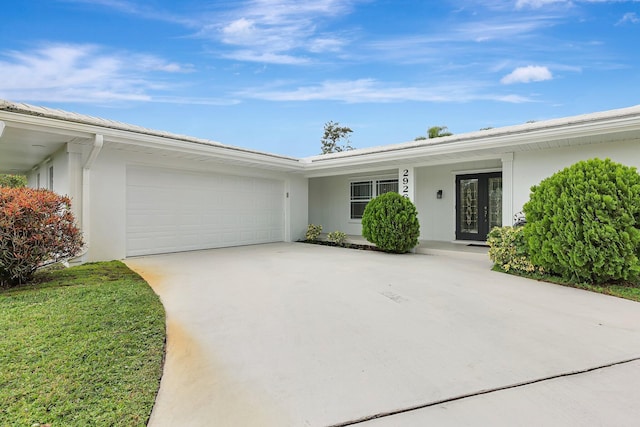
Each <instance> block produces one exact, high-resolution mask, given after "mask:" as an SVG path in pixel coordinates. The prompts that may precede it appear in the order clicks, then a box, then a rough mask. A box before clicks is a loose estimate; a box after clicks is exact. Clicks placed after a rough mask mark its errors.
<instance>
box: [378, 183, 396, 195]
mask: <svg viewBox="0 0 640 427" xmlns="http://www.w3.org/2000/svg"><path fill="white" fill-rule="evenodd" d="M390 192H394V193H397V192H398V180H397V179H383V180H380V181H378V196H379V195H381V194H384V193H390Z"/></svg>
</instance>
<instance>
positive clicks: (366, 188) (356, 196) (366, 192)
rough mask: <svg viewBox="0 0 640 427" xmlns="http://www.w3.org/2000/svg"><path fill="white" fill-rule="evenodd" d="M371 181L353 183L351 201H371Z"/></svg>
mask: <svg viewBox="0 0 640 427" xmlns="http://www.w3.org/2000/svg"><path fill="white" fill-rule="evenodd" d="M371 190H372V185H371V181H361V182H352V183H351V200H371V193H372V191H371Z"/></svg>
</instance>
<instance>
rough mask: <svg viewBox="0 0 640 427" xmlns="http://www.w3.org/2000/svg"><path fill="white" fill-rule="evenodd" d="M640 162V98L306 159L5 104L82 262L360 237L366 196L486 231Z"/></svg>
mask: <svg viewBox="0 0 640 427" xmlns="http://www.w3.org/2000/svg"><path fill="white" fill-rule="evenodd" d="M593 157H601V158H604V157H609V158H611V159H612V160H614V161H617V162H621V163H623V164H626V165H629V166H635V167H638V168H640V106H635V107H630V108H624V109H619V110H612V111H606V112H601V113H593V114H587V115H581V116H575V117H568V118H563V119H555V120H548V121H541V122H536V123H527V124H523V125H518V126H510V127H504V128H496V129H490V130H483V131H478V132H472V133H467V134H460V135H453V136H449V137H443V138H437V139H431V140H422V141H412V142H407V143H402V144H392V145H386V146H381V147H375V148H366V149H359V150H353V151H348V152H342V153H335V154H329V155H323V156H314V157H308V158H302V159H298V158H292V157H287V156H279V155H274V154H268V153H262V152H257V151H253V150H248V149H244V148H239V147H232V146H228V145H224V144H220V143H217V142H212V141H208V140H202V139H197V138H192V137H188V136H183V135H175V134H171V133H167V132H162V131H156V130H150V129H145V128H141V127H137V126H132V125H128V124H124V123H119V122H113V121H110V120H106V119H101V118H94V117H89V116H84V115H79V114H74V113H70V112H65V111H60V110H53V109H49V108H43V107H36V106H31V105H26V104H17V103H12V102H8V101H0V173H23V174H26V175H27V177H28V181H29V185H30V186H33V187H44V188H49V189H52V190H53V191H55V192H57V193H60V194H67V195H69V196H70V197H71V199H72V200H73V204H74V205H73V209H74V213H75V215H76V218H77V219H78V222H79V224H80V226H81V228H82V230H83V233H84V237H85V241H86V242H87V245H88V250H87V252H86V254H85V255H84V260H85V261H98V260H111V259H122V258H125V257H129V256H136V255H145V254H156V253H165V252H176V251H187V250H195V249H205V248H217V247H225V246H237V245H248V244H257V243H267V242H279V241H295V240H298V239H301V238H303V236H304V233H305V230H306V227H307V224H309V223H314V224H321V225H322V226H323V227H324V230H325V231H333V230H340V231H344V232H346V233H348V234H356V235H358V234H360V233H361V224H360V218H361V216H362V211H363V209H364V206H365V205H366V203H367V201H368V200H370V199H371V198H372V197H375V196H376V195H378V194H381V193H383V192H386V191H397V192H399V193H401V194H403V195H406V196H407V197H409V198H410V199H411V200H413V201H414V203H415V204H416V207H417V209H418V212H419V219H420V225H421V236H420V239H421V240H435V241H446V242H451V241H465V242H468V241H483V240H484V239H485V238H486V234H487V232H488V230H489V229H490V228H491V227H492V226H494V225H502V224H505V225H507V224H511V222H512V218H513V214H514V213H516V212H518V211H520V210H521V209H522V205H523V204H524V203H525V202H526V201H527V200H528V197H529V189H530V187H531V186H532V185H535V184H537V183H538V182H540V180H542V179H543V178H545V177H547V176H549V175H551V174H552V173H554V172H556V171H558V170H560V169H562V168H564V167H566V166H569V165H571V164H572V163H575V162H576V161H579V160H584V159H589V158H593Z"/></svg>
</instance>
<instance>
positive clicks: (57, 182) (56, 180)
mask: <svg viewBox="0 0 640 427" xmlns="http://www.w3.org/2000/svg"><path fill="white" fill-rule="evenodd" d="M51 166H53V188H49V168H50V167H51ZM38 174H40V188H46V189H49V190H53V191H54V192H56V193H58V194H62V195H64V196H69V195H71V192H70V190H69V161H68V157H67V152H66V147H63V148H62V149H60V150H58V151H56V152H55V153H54V154H53V155H52V156H51V160H49V161H47V162H42V163H40V164H39V165H38V167H37V168H36V169H35V170H32V171H30V172H29V173H28V174H27V185H28V186H29V187H32V188H37V187H38V182H37V177H38Z"/></svg>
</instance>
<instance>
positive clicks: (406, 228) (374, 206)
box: [362, 192, 420, 253]
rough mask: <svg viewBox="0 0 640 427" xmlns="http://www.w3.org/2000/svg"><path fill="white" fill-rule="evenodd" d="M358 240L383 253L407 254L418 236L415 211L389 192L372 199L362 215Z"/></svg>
mask: <svg viewBox="0 0 640 427" xmlns="http://www.w3.org/2000/svg"><path fill="white" fill-rule="evenodd" d="M362 236H364V238H365V239H367V240H368V241H369V242H371V243H373V244H375V245H376V246H377V247H379V248H380V249H382V250H384V251H387V252H395V253H405V252H409V251H410V250H411V249H413V248H414V247H415V246H416V245H417V244H418V237H419V236H420V223H419V222H418V212H417V211H416V207H415V206H414V204H413V203H411V201H410V200H409V199H407V198H406V197H402V196H401V195H400V194H398V193H393V192H390V193H385V194H382V195H380V196H378V197H376V198H374V199H372V200H371V201H370V202H369V203H367V206H366V207H365V209H364V213H363V214H362Z"/></svg>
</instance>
